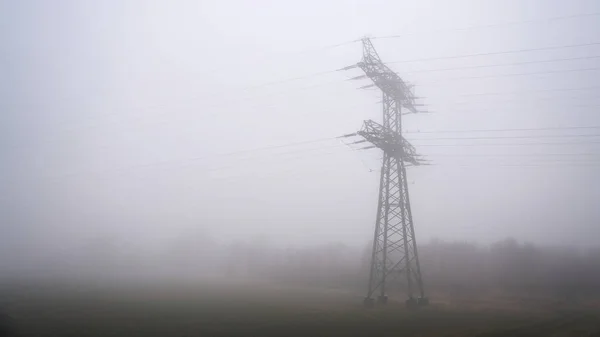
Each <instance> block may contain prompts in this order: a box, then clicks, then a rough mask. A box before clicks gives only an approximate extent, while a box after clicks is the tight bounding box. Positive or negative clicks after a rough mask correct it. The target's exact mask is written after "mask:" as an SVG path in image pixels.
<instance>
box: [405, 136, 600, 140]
mask: <svg viewBox="0 0 600 337" xmlns="http://www.w3.org/2000/svg"><path fill="white" fill-rule="evenodd" d="M575 137H600V134H585V135H535V136H534V135H528V136H482V137H428V138H411V139H410V140H411V141H419V140H461V139H536V138H575Z"/></svg>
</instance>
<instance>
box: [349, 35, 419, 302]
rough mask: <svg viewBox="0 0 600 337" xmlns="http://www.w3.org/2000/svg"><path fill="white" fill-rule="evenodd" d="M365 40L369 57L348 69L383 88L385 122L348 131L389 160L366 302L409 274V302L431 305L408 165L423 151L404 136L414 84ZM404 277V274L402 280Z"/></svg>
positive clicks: (412, 107) (365, 54)
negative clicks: (404, 113) (404, 118)
mask: <svg viewBox="0 0 600 337" xmlns="http://www.w3.org/2000/svg"><path fill="white" fill-rule="evenodd" d="M362 41H363V59H362V61H361V62H359V63H357V64H356V65H353V66H350V67H346V68H343V70H348V69H352V68H357V67H358V68H360V69H362V70H363V72H364V73H365V74H364V75H361V76H357V77H354V78H353V79H360V78H369V79H371V81H372V82H373V84H372V85H367V86H363V87H362V88H367V87H372V86H375V87H377V88H379V89H380V90H381V91H382V95H383V100H382V103H383V125H382V124H379V123H377V122H375V121H372V120H367V121H365V122H364V124H363V127H362V129H361V130H360V131H358V132H356V133H354V134H350V135H346V137H348V136H361V137H362V138H364V140H360V141H357V142H355V143H361V142H369V143H371V144H372V146H368V147H367V148H374V147H377V148H379V149H381V150H382V151H383V163H382V167H381V178H380V183H379V200H378V206H377V218H376V220H375V233H374V237H373V250H372V256H371V268H370V275H369V285H368V290H367V296H366V299H365V303H372V302H373V296H374V295H375V294H378V298H379V299H380V301H382V302H386V301H387V291H388V287H389V285H390V284H391V283H390V282H392V281H394V280H398V277H404V280H405V282H406V287H407V295H408V301H407V303H408V304H411V305H412V304H417V303H420V304H426V303H427V299H426V298H425V291H424V289H423V280H422V277H421V267H420V264H419V254H418V250H417V241H416V238H415V230H414V226H413V218H412V212H411V208H410V199H409V194H408V184H407V180H406V166H408V165H419V163H420V162H419V156H418V155H417V153H416V150H415V148H414V147H413V146H412V145H411V144H410V143H409V142H408V141H407V140H406V139H405V138H404V137H402V120H401V116H402V114H401V108H405V109H407V110H408V111H409V112H410V113H417V112H418V111H417V110H416V108H415V102H414V101H415V97H414V95H413V94H412V92H411V90H410V87H409V86H408V85H407V84H406V83H405V82H404V81H403V80H402V79H401V78H400V76H398V75H397V74H396V73H394V72H393V71H392V70H391V69H390V68H388V67H387V66H386V65H385V64H384V63H383V62H382V61H381V59H380V58H379V55H378V54H377V52H376V51H375V48H374V47H373V45H372V43H371V41H370V40H369V39H368V38H365V39H363V40H362ZM401 280H402V279H401Z"/></svg>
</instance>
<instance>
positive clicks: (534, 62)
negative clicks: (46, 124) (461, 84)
mask: <svg viewBox="0 0 600 337" xmlns="http://www.w3.org/2000/svg"><path fill="white" fill-rule="evenodd" d="M598 58H600V55H594V56H583V57H569V58H561V59H551V60H538V61H523V62H509V63H497V64H485V65H477V66H464V67H452V68H438V69H424V70H411V71H404V72H402V73H403V74H415V73H429V72H438V71H448V70H464V69H479V68H493V67H505V66H514V65H522V64H540V63H550V62H561V61H575V60H590V59H598Z"/></svg>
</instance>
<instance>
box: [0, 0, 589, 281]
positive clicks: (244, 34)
mask: <svg viewBox="0 0 600 337" xmlns="http://www.w3.org/2000/svg"><path fill="white" fill-rule="evenodd" d="M597 13H600V3H598V2H597V1H575V2H564V1H557V0H556V1H547V0H536V1H533V0H528V1H517V0H514V1H485V2H481V1H473V0H471V1H412V2H408V1H400V2H387V1H325V2H323V1H308V2H307V1H303V2H298V3H293V2H281V1H258V2H256V1H240V0H234V1H169V2H150V1H141V0H132V1H125V2H123V1H101V2H81V1H59V2H48V1H3V2H1V4H0V17H1V20H0V22H2V29H1V30H0V39H1V41H2V43H0V48H1V51H0V52H1V54H2V55H3V62H2V73H3V76H2V80H1V81H0V88H2V90H1V91H0V92H1V94H0V95H1V96H2V97H1V99H0V107H1V111H2V114H1V115H0V116H1V117H0V118H1V119H0V155H1V158H2V162H3V165H2V166H1V168H0V189H1V190H2V191H3V193H2V197H1V198H0V224H1V225H0V226H1V234H0V278H1V277H10V276H11V273H25V274H26V275H36V274H37V275H45V274H44V273H50V274H57V273H58V274H60V273H63V272H65V273H66V270H72V271H78V270H80V268H83V267H82V266H83V265H87V266H88V267H89V268H91V269H94V270H96V272H98V273H100V274H102V272H100V271H102V270H104V269H103V268H108V267H107V266H108V265H111V263H113V262H114V261H118V263H119V264H124V265H126V266H128V267H123V268H125V269H127V268H132V267H131V266H139V267H140V268H142V267H141V266H145V265H147V264H152V265H153V266H156V265H160V266H161V267H162V268H164V270H165V273H167V270H171V269H170V268H176V267H173V265H177V264H178V263H179V262H181V261H184V263H185V264H186V266H187V265H188V264H189V263H190V260H192V261H194V264H193V265H194V266H195V267H194V268H198V269H197V270H204V269H202V268H209V265H211V264H215V263H217V262H215V261H223V260H227V259H229V258H230V257H229V255H235V254H238V253H232V252H235V249H236V248H235V247H242V246H244V245H246V246H250V247H262V248H264V249H267V250H268V249H271V248H270V247H275V248H273V249H278V250H285V249H288V248H289V249H291V250H292V251H293V250H302V251H303V252H304V251H306V250H310V249H313V248H311V247H317V248H314V251H315V252H321V249H322V247H323V246H329V245H330V246H332V247H338V246H336V245H338V244H341V245H345V246H347V249H349V250H351V251H352V255H351V257H348V261H351V262H352V264H353V268H360V265H361V263H362V262H361V261H362V260H361V259H363V256H364V250H365V249H368V248H366V247H367V246H368V243H369V240H370V239H371V237H372V231H373V222H374V219H375V211H376V198H377V189H378V182H379V177H378V173H379V165H380V162H379V160H380V156H381V154H380V152H379V151H378V150H370V151H358V150H357V149H358V148H359V147H360V146H358V145H354V146H347V145H344V144H342V143H341V142H340V140H338V139H335V138H334V137H337V136H339V135H342V134H347V133H351V132H354V131H356V130H357V129H358V128H359V127H360V126H361V123H362V121H363V120H365V119H375V120H380V118H381V116H380V114H381V106H380V104H379V103H378V102H379V100H380V97H379V96H378V95H379V93H378V91H372V90H357V88H358V87H359V86H362V85H366V84H368V82H367V81H366V80H362V81H348V80H347V79H348V78H350V77H354V76H357V75H360V72H359V71H358V70H353V71H348V72H337V71H334V70H336V69H339V68H342V67H345V66H348V65H352V64H355V63H356V62H358V61H359V60H360V58H361V55H362V50H361V46H360V43H358V42H351V41H354V40H356V39H359V38H360V37H362V36H364V35H365V34H368V35H369V36H372V37H374V39H373V43H374V44H375V46H376V47H377V49H378V51H379V54H380V56H381V57H382V59H383V60H384V61H386V62H388V63H389V65H390V67H392V68H393V69H394V70H395V71H397V72H398V73H399V74H400V75H401V76H402V77H403V78H405V79H406V80H407V81H409V82H411V83H412V84H414V85H415V93H416V94H417V96H419V97H422V98H423V99H422V100H421V101H422V102H423V103H425V104H427V106H426V107H424V110H428V111H431V112H434V113H433V114H423V115H415V116H413V115H407V116H404V117H406V118H405V119H404V130H405V131H406V137H407V138H408V139H410V140H411V141H412V143H413V144H414V145H415V147H416V148H417V150H418V151H419V153H421V154H423V155H424V156H426V158H427V159H428V160H430V161H432V163H433V165H432V166H423V167H416V168H411V169H410V170H409V172H408V175H409V180H410V185H409V188H410V193H411V202H412V208H413V214H414V220H415V227H416V232H417V239H418V241H419V242H420V243H427V242H430V241H431V240H432V239H434V238H439V239H442V240H445V241H448V242H452V241H461V242H462V241H466V242H477V243H480V244H482V245H483V246H482V247H485V246H486V245H488V244H490V243H493V242H496V241H499V240H503V239H504V238H507V237H512V238H515V239H516V240H517V241H518V242H533V243H535V244H538V245H542V246H561V247H564V246H569V247H572V248H573V249H579V248H581V249H588V248H589V247H593V246H596V245H597V244H598V238H599V237H600V226H598V223H599V220H600V208H598V207H596V206H597V200H599V198H600V179H598V177H597V170H598V167H597V161H596V159H597V157H598V156H600V148H599V147H600V143H599V142H598V140H600V137H598V136H600V130H598V129H594V128H593V127H594V126H600V116H599V115H598V113H597V112H598V111H597V110H598V100H597V98H598V96H597V95H596V93H597V92H598V91H597V86H598V69H597V67H598V60H599V58H600V56H599V55H600V45H598V43H599V42H600V41H599V40H598V39H597V36H598V31H599V25H600V24H599V21H598V16H597V15H596V14H597ZM526 50H529V51H526ZM473 54H485V55H479V56H473ZM464 55H471V56H468V57H458V56H464ZM290 79H295V80H290ZM581 126H585V127H586V128H579V127H581ZM573 127H576V128H573ZM590 127H591V128H590ZM548 128H550V129H548ZM490 129H494V130H507V129H508V131H481V130H490ZM516 129H517V130H516ZM522 129H527V130H522ZM532 129H533V130H532ZM448 131H465V132H457V133H453V132H448ZM419 132H420V133H419ZM582 135H583V136H582ZM459 138H461V139H459ZM232 247H233V248H232ZM482 249H483V248H482ZM334 250H335V249H334ZM342 251H343V250H342ZM228 254H229V255H228ZM306 254H308V253H306ZM340 254H343V252H342V253H340ZM581 254H583V255H585V254H587V253H585V252H584V253H581ZM274 256H280V257H281V256H282V255H281V254H280V253H274ZM231 258H232V259H233V258H234V257H231ZM281 258H282V257H281ZM111 261H113V262H111ZM178 261H179V262H178ZM115 263H116V262H115ZM182 263H183V262H182ZM196 263H197V264H196ZM278 263H279V262H278ZM281 263H283V262H281ZM349 263H350V262H349ZM200 265H201V266H202V267H201V266H200ZM153 268H154V267H153ZM153 268H150V269H153ZM186 268H187V267H185V268H183V269H186ZM223 268H224V267H222V268H221V269H219V270H221V271H222V270H223ZM424 268H427V267H424ZM131 270H132V269H130V271H131ZM154 270H155V269H154ZM193 270H196V269H193ZM353 270H354V269H353ZM155 271H156V270H155ZM188 271H189V270H188ZM40 273H41V274H40ZM363 276H364V275H361V276H360V277H361V280H362V277H363ZM365 277H366V276H365ZM361 282H362V281H361Z"/></svg>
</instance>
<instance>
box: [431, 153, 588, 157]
mask: <svg viewBox="0 0 600 337" xmlns="http://www.w3.org/2000/svg"><path fill="white" fill-rule="evenodd" d="M577 156H583V157H600V153H517V154H515V153H509V154H500V153H493V154H492V153H485V154H479V153H469V154H448V153H432V154H427V155H425V156H424V157H491V158H497V157H525V158H530V157H577Z"/></svg>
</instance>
